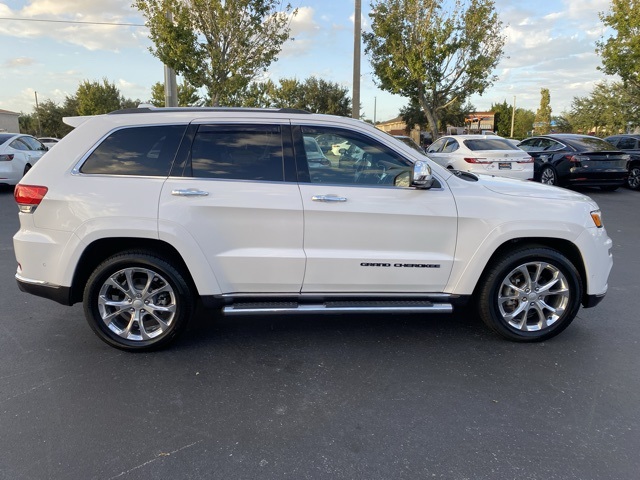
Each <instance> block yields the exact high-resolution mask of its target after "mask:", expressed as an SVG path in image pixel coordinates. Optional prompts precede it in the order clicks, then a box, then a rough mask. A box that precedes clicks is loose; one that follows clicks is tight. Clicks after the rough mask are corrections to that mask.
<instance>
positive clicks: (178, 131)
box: [80, 125, 185, 177]
mask: <svg viewBox="0 0 640 480" xmlns="http://www.w3.org/2000/svg"><path fill="white" fill-rule="evenodd" d="M184 130H185V126H184V125H171V126H154V127H135V128H124V129H121V130H117V131H115V132H113V133H111V134H110V135H109V136H108V137H107V138H105V140H104V141H103V142H102V143H101V144H100V145H99V146H98V148H96V149H95V150H94V151H93V152H92V153H91V155H89V158H87V160H86V161H85V162H84V164H83V165H82V167H81V168H80V171H81V172H82V173H94V174H108V175H144V176H162V177H165V176H167V175H169V169H170V168H171V163H172V162H173V158H174V157H175V154H176V150H177V149H178V145H179V144H180V139H181V138H182V134H183V133H184Z"/></svg>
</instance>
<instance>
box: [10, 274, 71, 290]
mask: <svg viewBox="0 0 640 480" xmlns="http://www.w3.org/2000/svg"><path fill="white" fill-rule="evenodd" d="M15 278H16V280H17V281H19V282H21V283H28V284H29V285H40V286H41V287H49V288H60V285H55V284H53V283H49V282H45V281H43V280H35V279H33V278H26V277H23V276H22V275H20V274H19V273H16V275H15Z"/></svg>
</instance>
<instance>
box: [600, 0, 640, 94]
mask: <svg viewBox="0 0 640 480" xmlns="http://www.w3.org/2000/svg"><path fill="white" fill-rule="evenodd" d="M600 19H601V20H602V22H603V23H604V24H605V25H606V26H607V27H610V28H612V29H613V30H614V31H615V33H614V34H613V35H612V36H611V37H609V38H608V39H607V40H604V38H603V39H601V40H600V41H599V42H597V50H596V51H597V52H598V53H599V54H600V56H601V57H602V65H603V66H602V68H601V70H603V71H604V72H605V73H606V74H608V75H616V74H617V75H619V76H620V78H622V80H623V81H624V82H625V83H626V84H629V85H631V86H633V87H635V88H636V89H637V90H638V92H637V93H640V0H612V2H611V10H610V11H609V13H608V14H606V15H605V14H604V13H601V14H600Z"/></svg>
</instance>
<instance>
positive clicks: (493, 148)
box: [427, 135, 533, 180]
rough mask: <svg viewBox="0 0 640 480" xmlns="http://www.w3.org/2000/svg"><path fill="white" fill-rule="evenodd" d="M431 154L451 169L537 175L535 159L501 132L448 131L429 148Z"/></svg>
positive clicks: (524, 177)
mask: <svg viewBox="0 0 640 480" xmlns="http://www.w3.org/2000/svg"><path fill="white" fill-rule="evenodd" d="M427 156H428V157H429V158H430V159H431V160H433V161H434V162H436V163H438V164H440V165H442V166H443V167H445V168H449V169H451V170H460V171H464V172H472V173H484V174H488V175H496V176H499V177H510V178H517V179H520V180H531V179H533V159H532V158H531V157H530V156H529V155H527V154H526V153H525V152H523V151H522V150H520V149H519V148H517V147H514V146H513V145H512V144H511V143H509V142H508V141H507V140H506V139H504V138H502V137H499V136H497V135H448V136H446V137H441V138H439V139H438V140H436V141H435V142H433V143H432V144H431V145H430V146H429V148H427Z"/></svg>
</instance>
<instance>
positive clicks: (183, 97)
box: [149, 80, 203, 107]
mask: <svg viewBox="0 0 640 480" xmlns="http://www.w3.org/2000/svg"><path fill="white" fill-rule="evenodd" d="M149 103H151V105H154V106H156V107H164V106H165V98H164V83H162V82H156V83H154V84H153V85H152V86H151V100H150V101H149ZM202 105H203V101H202V99H201V98H200V95H198V89H197V88H196V87H194V86H192V85H189V84H188V83H187V81H186V80H185V81H184V82H182V83H179V84H178V106H179V107H201V106H202Z"/></svg>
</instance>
